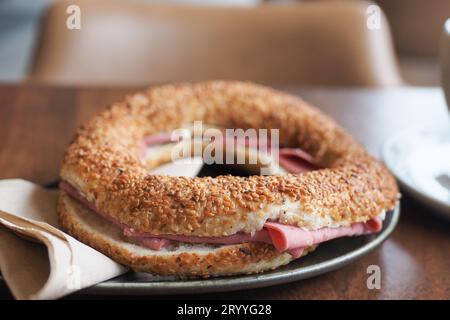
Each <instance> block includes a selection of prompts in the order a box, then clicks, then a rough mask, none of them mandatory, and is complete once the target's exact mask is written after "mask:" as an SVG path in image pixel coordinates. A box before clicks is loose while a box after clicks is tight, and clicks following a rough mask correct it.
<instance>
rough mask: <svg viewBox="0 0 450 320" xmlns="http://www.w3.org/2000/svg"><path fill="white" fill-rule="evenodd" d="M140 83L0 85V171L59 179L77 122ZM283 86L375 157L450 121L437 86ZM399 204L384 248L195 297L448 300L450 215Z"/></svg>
mask: <svg viewBox="0 0 450 320" xmlns="http://www.w3.org/2000/svg"><path fill="white" fill-rule="evenodd" d="M134 89H135V88H120V89H117V88H116V89H93V88H89V89H83V88H52V87H28V86H11V85H0V111H1V113H0V178H2V179H4V178H18V177H20V178H24V179H28V180H31V181H34V182H37V183H40V184H43V185H45V184H48V183H51V182H54V181H55V180H57V179H58V167H59V163H60V161H61V158H62V154H63V151H64V148H65V147H66V145H67V144H68V143H69V141H70V138H71V136H72V134H73V133H74V130H75V128H76V127H77V126H78V125H79V124H80V123H82V122H83V121H85V120H86V119H88V118H89V117H90V116H91V115H92V114H94V113H95V112H96V111H98V110H99V109H101V108H102V107H104V106H105V105H107V104H109V103H111V102H113V101H115V100H117V99H120V98H121V97H122V96H123V95H125V94H126V93H127V92H130V91H133V90H134ZM284 89H286V90H288V91H290V92H292V93H294V94H301V95H302V96H303V97H304V98H305V99H306V100H308V101H311V102H313V103H314V104H316V105H317V106H318V107H320V108H322V109H324V110H326V111H327V112H328V113H330V114H331V115H333V116H334V117H335V118H336V119H337V120H338V121H339V122H341V123H342V124H343V125H344V126H345V127H347V128H348V130H349V131H350V132H351V133H353V134H354V135H355V136H356V137H357V138H358V139H360V141H362V142H363V143H364V144H365V145H366V147H367V148H368V149H369V150H370V151H371V152H372V153H373V154H375V155H377V156H378V155H379V150H380V146H381V144H382V142H383V141H384V140H385V139H386V138H387V137H388V136H389V135H391V134H392V133H394V132H396V131H398V130H401V129H403V128H407V127H410V126H415V125H432V126H445V125H448V115H447V111H446V108H445V102H444V98H443V95H442V93H441V91H440V90H439V89H436V88H412V87H411V88H396V89H383V90H381V89H350V90H349V89H320V88H310V89H307V88H303V89H301V88H295V87H284ZM401 210H402V216H401V220H400V223H399V225H398V227H397V229H396V230H395V232H394V234H393V235H392V237H391V238H390V239H389V240H387V241H386V242H385V243H384V244H383V246H382V247H381V248H379V249H378V250H375V251H374V252H373V253H371V254H369V255H367V256H365V257H364V258H362V259H360V260H359V261H358V262H356V263H353V264H351V265H349V266H346V267H344V268H342V269H340V270H338V271H334V272H331V273H328V274H325V275H322V276H318V277H315V278H313V279H308V280H304V281H299V282H294V283H290V284H285V285H279V286H274V287H268V288H262V289H255V290H248V291H240V292H229V293H221V294H208V295H207V296H194V298H195V297H197V298H255V299H258V298H260V299H267V298H269V299H270V298H272V299H386V298H387V299H389V298H394V299H395V298H407V299H412V298H419V299H450V222H449V221H445V220H443V219H441V218H439V217H437V216H436V215H435V214H433V212H432V211H430V210H429V209H428V208H426V207H424V206H422V205H420V204H419V203H417V202H416V201H415V200H413V199H411V198H409V197H408V196H404V197H403V199H402V208H401ZM372 264H376V265H379V266H380V267H381V271H382V282H381V289H380V290H369V289H367V286H366V280H367V276H368V274H367V273H366V270H367V266H369V265H372ZM8 297H10V294H9V292H8V291H7V289H5V288H3V289H2V290H0V298H8ZM69 298H70V297H69ZM182 298H184V299H185V298H186V297H182Z"/></svg>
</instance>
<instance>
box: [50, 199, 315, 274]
mask: <svg viewBox="0 0 450 320" xmlns="http://www.w3.org/2000/svg"><path fill="white" fill-rule="evenodd" d="M58 211H59V219H60V223H61V225H62V226H63V227H64V229H66V230H67V231H68V232H69V233H70V234H71V235H73V236H74V237H76V238H78V239H82V241H83V242H84V243H86V244H87V245H89V246H91V247H93V248H94V249H96V250H98V251H100V252H102V253H104V254H105V255H107V256H109V257H111V258H112V259H114V260H116V261H118V262H119V263H122V264H124V265H126V266H129V267H130V268H132V269H133V270H134V271H142V272H149V273H153V274H159V275H176V276H179V277H199V276H200V277H209V276H221V275H232V274H249V273H258V272H263V271H267V270H272V269H275V268H277V267H280V266H282V265H285V264H287V263H289V262H290V261H292V260H293V258H292V256H291V255H290V254H288V253H282V252H278V251H277V250H276V249H275V248H274V247H273V246H271V245H267V244H263V243H245V244H239V245H224V246H220V247H216V248H210V249H206V250H205V249H202V250H198V251H196V250H195V247H194V249H190V250H182V249H180V250H177V251H173V252H166V253H160V252H158V251H153V250H150V249H145V248H142V247H140V246H139V245H133V244H131V243H127V240H125V239H123V238H122V236H121V231H120V229H118V228H116V227H114V226H112V225H111V224H108V223H105V221H103V219H101V218H100V217H98V216H97V215H96V214H95V213H94V212H91V211H89V210H88V209H86V208H85V207H83V206H82V205H81V204H79V203H78V202H77V201H76V200H73V199H72V198H70V196H68V195H67V194H65V193H64V192H63V191H62V192H61V194H60V198H59V202H58ZM314 248H315V247H310V248H307V249H306V250H305V251H304V253H303V256H304V255H306V254H307V253H308V252H310V251H312V250H313V249H314Z"/></svg>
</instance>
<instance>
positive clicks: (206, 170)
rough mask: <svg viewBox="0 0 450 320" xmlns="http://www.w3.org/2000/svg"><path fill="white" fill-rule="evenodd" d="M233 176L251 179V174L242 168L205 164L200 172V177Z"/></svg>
mask: <svg viewBox="0 0 450 320" xmlns="http://www.w3.org/2000/svg"><path fill="white" fill-rule="evenodd" d="M223 175H232V176H237V177H249V176H250V173H249V172H248V171H246V170H245V169H243V168H242V167H240V166H237V165H234V166H231V165H226V164H204V165H203V167H202V169H201V170H200V172H199V174H198V176H199V177H217V176H223Z"/></svg>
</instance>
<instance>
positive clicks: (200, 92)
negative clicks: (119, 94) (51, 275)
mask: <svg viewBox="0 0 450 320" xmlns="http://www.w3.org/2000/svg"><path fill="white" fill-rule="evenodd" d="M250 115H251V116H250ZM195 120H203V121H204V122H206V123H209V124H213V125H218V126H221V127H227V128H243V129H246V128H256V129H258V128H265V129H270V128H278V129H280V143H281V144H282V145H285V146H291V147H300V148H302V149H304V150H305V151H307V152H308V153H310V154H311V155H312V156H313V158H314V160H315V162H317V163H318V164H320V165H321V166H323V167H326V169H322V170H317V171H312V172H309V173H306V174H302V175H291V174H290V175H286V176H252V177H249V178H243V177H234V176H220V177H216V178H211V177H206V178H185V177H166V176H154V175H149V174H148V172H147V168H146V167H145V164H144V163H143V162H142V161H141V159H140V157H139V154H140V141H141V140H142V139H143V138H144V137H146V136H149V135H152V134H155V133H158V132H161V131H169V130H172V129H176V128H179V127H181V126H183V125H184V124H186V123H190V122H193V121H195ZM61 178H62V179H64V180H66V181H68V182H69V183H70V184H72V185H73V186H74V187H76V188H77V189H78V190H79V191H80V192H81V193H82V194H83V195H84V196H85V197H86V199H87V200H88V201H90V202H91V203H93V204H94V205H95V207H96V208H98V209H99V211H101V212H102V213H104V214H106V215H108V216H110V217H111V218H112V219H114V220H116V221H118V222H120V223H123V224H125V225H128V226H130V227H132V228H134V229H136V230H139V231H141V232H146V233H149V234H153V235H158V234H182V235H195V236H225V235H230V234H234V233H236V232H254V231H257V230H259V229H261V228H262V226H263V224H264V222H265V221H266V219H268V218H271V219H276V220H279V221H280V222H282V223H285V224H291V225H296V226H299V227H305V228H309V226H308V225H307V222H306V220H305V219H303V218H302V217H304V216H305V215H310V216H311V217H316V218H330V217H331V218H330V219H332V220H333V221H335V222H337V223H339V225H350V224H351V223H353V222H362V221H367V220H369V219H371V218H373V217H375V216H377V215H379V214H380V212H383V211H387V210H390V209H392V208H393V207H394V206H395V204H396V202H397V196H398V188H397V185H396V182H395V179H394V178H393V177H392V176H391V175H390V173H389V172H388V171H387V169H386V168H385V167H384V166H383V165H382V164H381V163H380V162H378V161H377V160H375V159H374V158H373V157H372V156H370V155H369V154H368V153H367V152H366V151H365V150H364V149H363V148H362V147H361V146H360V145H359V144H358V143H357V142H356V141H355V140H354V139H353V138H352V137H351V136H350V135H349V134H348V133H346V132H345V131H344V130H343V129H342V128H341V127H340V126H339V125H337V124H336V123H335V122H334V121H333V120H331V119H330V118H329V117H328V116H326V115H324V114H323V113H321V112H320V111H319V110H317V109H315V108H314V107H311V106H309V105H308V104H307V103H305V102H304V101H302V100H300V99H298V98H296V97H293V96H290V95H287V94H284V93H281V92H278V91H275V90H272V89H269V88H266V87H262V86H258V85H254V84H250V83H241V82H221V81H216V82H205V83H198V84H180V85H166V86H162V87H154V88H150V89H148V90H146V91H144V92H140V93H137V94H134V95H131V96H128V97H127V98H126V99H125V100H124V101H122V102H118V103H115V104H113V105H111V106H110V107H109V108H107V110H105V111H103V112H102V113H100V114H99V115H98V116H96V117H95V118H93V119H92V120H91V121H90V122H89V123H87V124H86V125H85V126H83V127H82V128H80V129H79V131H78V132H77V135H76V136H75V138H74V140H73V142H72V144H71V145H70V146H69V148H68V149H67V151H66V154H65V157H64V161H63V164H62V168H61ZM286 203H289V204H292V203H294V204H296V205H297V209H296V211H297V212H292V213H291V214H289V216H288V217H287V216H285V215H283V213H284V211H285V210H286V207H285V205H286ZM60 214H61V215H64V213H61V212H60ZM296 214H297V215H296ZM66 226H67V227H70V225H66ZM88 237H89V235H88V234H86V233H83V234H80V239H82V240H83V241H85V240H86V239H87V238H88ZM248 245H249V246H252V248H253V246H256V247H255V249H256V248H259V247H258V246H259V245H255V244H248ZM108 250H109V251H111V252H112V253H113V251H114V250H113V249H112V248H111V249H108ZM229 250H232V249H231V248H230V249H227V252H229ZM233 250H234V249H233ZM113 254H114V253H113ZM236 254H238V253H237V252H236ZM116 256H117V255H116ZM241 258H245V257H244V256H242V257H241ZM154 262H155V263H156V264H157V262H156V261H154ZM155 268H156V267H155Z"/></svg>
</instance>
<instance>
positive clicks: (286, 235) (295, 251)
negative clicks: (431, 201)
mask: <svg viewBox="0 0 450 320" xmlns="http://www.w3.org/2000/svg"><path fill="white" fill-rule="evenodd" d="M60 188H61V190H63V191H65V192H66V193H67V194H69V195H70V196H71V197H73V198H75V199H76V200H78V201H80V202H81V203H82V204H83V205H84V206H86V207H87V208H89V209H90V210H92V211H94V212H95V213H97V214H98V215H100V216H101V217H103V218H105V219H106V220H108V221H109V222H110V223H112V224H114V225H116V226H117V227H118V228H120V229H121V230H122V232H123V234H124V235H125V236H127V237H129V238H131V239H133V240H135V241H137V242H138V243H140V244H141V245H143V246H145V247H147V248H150V249H152V250H161V249H162V248H164V247H165V246H167V245H169V244H170V243H171V242H184V243H206V244H217V245H231V244H241V243H247V242H264V243H268V244H271V245H273V246H274V247H275V248H276V249H277V250H279V251H280V252H285V251H286V252H288V253H290V254H291V255H292V256H294V257H295V258H296V257H299V256H301V255H302V253H303V250H304V248H307V247H309V246H313V245H316V244H319V243H322V242H325V241H329V240H332V239H336V238H340V237H345V236H358V235H363V234H370V233H375V232H379V231H380V230H381V228H382V220H381V219H380V218H378V217H376V218H373V219H371V220H369V221H367V222H359V223H354V224H352V225H351V226H348V227H338V228H328V227H325V228H321V229H318V230H312V231H308V230H304V229H302V228H299V227H294V226H289V225H283V224H281V223H278V222H275V221H267V222H266V223H265V224H264V227H263V229H262V230H260V231H258V232H256V233H255V234H253V235H251V234H247V233H236V234H233V235H230V236H224V237H199V236H186V235H170V234H167V235H151V234H147V233H143V232H139V231H137V230H135V229H133V228H130V227H128V226H126V225H124V224H121V223H119V222H117V221H115V220H113V219H111V218H110V217H108V216H106V215H105V214H103V213H101V212H100V211H98V210H97V209H96V208H95V206H94V205H93V204H92V203H90V202H89V201H87V199H86V198H85V197H84V196H83V195H82V194H81V193H80V192H79V191H78V190H77V189H76V188H74V187H73V186H72V185H71V184H69V183H68V182H66V181H61V183H60Z"/></svg>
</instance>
